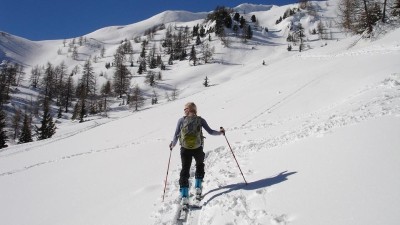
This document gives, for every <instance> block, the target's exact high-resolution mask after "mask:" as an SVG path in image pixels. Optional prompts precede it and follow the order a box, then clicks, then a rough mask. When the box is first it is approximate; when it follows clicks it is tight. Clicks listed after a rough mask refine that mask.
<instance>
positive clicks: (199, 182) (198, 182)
mask: <svg viewBox="0 0 400 225" xmlns="http://www.w3.org/2000/svg"><path fill="white" fill-rule="evenodd" d="M202 183H203V179H199V178H196V180H195V181H194V188H195V189H196V199H198V200H200V199H201V192H202V191H203V186H202Z"/></svg>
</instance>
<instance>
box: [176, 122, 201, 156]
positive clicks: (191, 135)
mask: <svg viewBox="0 0 400 225" xmlns="http://www.w3.org/2000/svg"><path fill="white" fill-rule="evenodd" d="M179 142H180V144H181V146H182V147H184V148H186V149H196V148H199V147H200V146H202V145H203V134H202V129H201V117H200V116H185V117H183V122H182V125H181V133H180V135H179Z"/></svg>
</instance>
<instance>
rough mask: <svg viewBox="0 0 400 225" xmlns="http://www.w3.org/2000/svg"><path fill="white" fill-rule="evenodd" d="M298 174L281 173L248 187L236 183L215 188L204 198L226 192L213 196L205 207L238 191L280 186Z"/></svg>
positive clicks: (254, 182)
mask: <svg viewBox="0 0 400 225" xmlns="http://www.w3.org/2000/svg"><path fill="white" fill-rule="evenodd" d="M296 173H297V172H287V171H284V172H281V173H280V174H278V175H276V176H275V177H269V178H265V179H261V180H258V181H253V182H249V183H247V185H246V184H245V183H236V184H230V185H226V186H222V187H219V188H215V189H213V190H210V191H209V192H207V193H205V194H204V196H203V197H205V196H207V195H209V194H211V193H213V192H216V191H219V190H225V189H226V190H225V191H223V192H220V193H217V194H214V195H213V196H211V197H210V199H208V200H207V201H206V202H204V205H207V204H208V203H209V202H211V201H212V200H213V199H215V198H218V197H219V196H221V195H224V194H228V193H230V192H233V191H238V190H249V191H250V190H257V189H261V188H265V187H270V186H272V185H275V184H279V183H281V182H284V181H286V180H288V177H289V176H290V175H293V174H296Z"/></svg>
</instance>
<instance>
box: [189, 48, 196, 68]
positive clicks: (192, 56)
mask: <svg viewBox="0 0 400 225" xmlns="http://www.w3.org/2000/svg"><path fill="white" fill-rule="evenodd" d="M190 61H193V66H196V63H197V56H196V49H195V48H194V45H192V50H191V51H190V57H189V62H190Z"/></svg>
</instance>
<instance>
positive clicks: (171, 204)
mask: <svg viewBox="0 0 400 225" xmlns="http://www.w3.org/2000/svg"><path fill="white" fill-rule="evenodd" d="M312 82H313V81H311V83H312ZM308 85H309V83H308V84H305V85H304V86H303V87H302V88H305V87H306V86H308ZM302 88H300V89H298V90H297V91H296V92H298V91H301V89H302ZM376 93H379V94H376ZM293 94H295V93H293ZM369 94H373V95H374V96H378V97H374V98H372V99H371V98H365V96H368V95H369ZM287 97H290V95H289V96H287ZM282 101H283V100H282ZM282 101H280V102H282ZM280 102H279V103H280ZM279 103H277V104H275V105H274V106H272V107H270V108H273V107H276V105H278V104H279ZM348 105H350V106H351V107H352V109H353V110H352V111H350V113H349V112H348V111H342V112H341V111H340V108H341V107H343V106H346V107H347V106H348ZM346 107H344V108H346ZM268 110H269V109H267V110H266V111H268ZM262 114H264V112H263V113H261V114H257V116H255V117H253V118H251V119H250V120H248V122H247V123H245V124H243V125H241V126H238V127H233V128H231V129H229V130H227V131H228V132H227V133H229V131H232V132H249V133H250V132H251V131H254V130H257V129H265V128H266V127H274V126H280V125H283V124H285V123H289V122H291V121H293V120H300V121H304V122H303V123H301V124H302V126H301V127H296V128H294V129H293V130H291V131H287V132H285V133H283V134H281V135H278V136H276V137H270V138H265V139H261V140H246V141H243V142H240V143H235V145H234V146H233V151H234V152H235V155H236V157H237V159H238V161H239V164H241V165H243V167H242V170H243V173H244V176H245V177H246V176H249V175H251V174H253V172H254V171H252V170H251V169H249V166H246V165H248V163H247V159H248V157H249V156H250V154H251V153H254V152H258V151H267V150H270V149H272V148H275V147H278V146H282V145H286V144H289V143H293V142H295V141H298V140H300V139H304V138H307V137H310V136H316V137H320V136H323V135H326V134H329V132H331V131H332V130H333V129H336V128H339V127H344V126H349V125H352V124H356V123H360V122H362V121H365V120H369V119H373V118H377V117H382V116H387V115H391V116H396V117H400V73H396V74H391V75H390V76H389V77H388V78H387V79H385V80H384V81H382V82H380V83H378V84H376V85H374V86H370V87H366V88H365V89H363V90H361V91H359V92H357V93H355V94H354V95H351V96H349V97H348V98H346V99H344V100H343V101H341V102H337V103H334V104H332V105H329V106H327V107H326V108H322V109H320V110H318V111H316V112H313V113H310V114H304V115H300V116H296V117H295V118H286V119H283V120H281V121H275V122H268V121H265V122H264V123H253V124H252V123H250V122H251V121H254V120H255V119H256V118H259V117H261V115H262ZM205 164H206V171H207V174H212V175H213V176H207V175H206V179H205V180H204V193H203V195H204V199H203V200H202V202H203V206H202V208H201V209H199V210H191V211H190V214H189V216H188V220H187V221H186V222H184V223H182V224H192V225H208V224H216V223H217V222H218V221H217V220H218V218H219V217H224V218H225V219H226V218H229V220H230V221H231V222H230V223H227V224H229V225H233V224H255V225H258V224H260V225H261V224H277V225H287V224H289V223H291V221H293V220H294V216H291V215H289V214H288V213H285V212H282V213H278V214H276V213H271V212H269V211H267V210H266V208H267V207H266V205H267V204H266V202H267V197H268V196H267V195H268V194H269V188H268V187H261V188H258V189H256V190H255V191H252V192H246V188H245V186H244V183H243V181H242V183H236V184H232V180H233V179H235V180H239V179H241V174H240V172H239V170H238V168H237V165H236V164H235V162H234V160H233V157H232V155H231V152H230V150H229V149H228V148H227V147H223V146H221V147H217V148H215V149H213V150H211V151H209V152H206V158H205ZM218 164H224V165H226V166H225V167H223V168H221V167H218V166H216V165H218ZM171 172H172V173H171V174H172V178H171V180H173V181H172V182H170V183H168V185H167V187H168V188H167V191H166V198H165V199H166V201H165V202H164V203H162V204H161V206H160V207H159V208H158V210H156V211H155V212H154V213H153V214H152V215H151V217H152V218H153V219H154V225H156V224H157V225H159V224H162V225H171V224H175V223H174V221H176V215H177V214H176V213H177V211H176V210H179V199H178V198H177V196H178V193H179V191H178V190H179V184H178V177H179V172H180V167H179V166H177V167H176V168H175V169H173V171H171ZM290 174H291V173H288V174H286V175H290ZM193 176H194V167H193V166H192V168H191V177H193ZM190 182H191V183H193V180H190ZM250 184H251V183H250ZM191 191H193V190H191ZM254 199H258V201H260V199H261V200H262V202H263V203H264V209H259V208H257V207H253V204H254ZM155 205H157V204H155Z"/></svg>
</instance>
